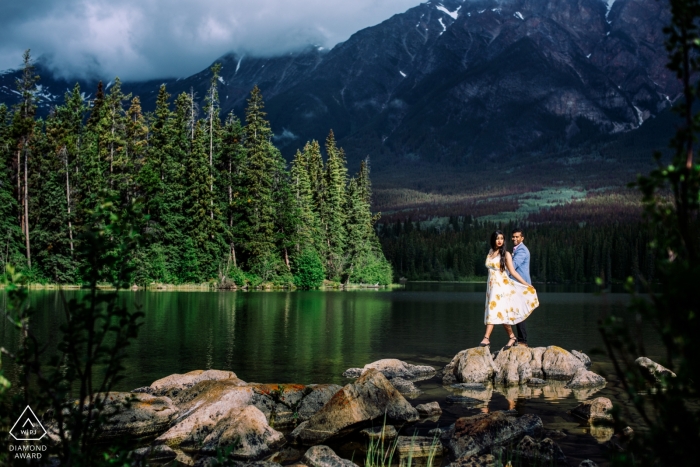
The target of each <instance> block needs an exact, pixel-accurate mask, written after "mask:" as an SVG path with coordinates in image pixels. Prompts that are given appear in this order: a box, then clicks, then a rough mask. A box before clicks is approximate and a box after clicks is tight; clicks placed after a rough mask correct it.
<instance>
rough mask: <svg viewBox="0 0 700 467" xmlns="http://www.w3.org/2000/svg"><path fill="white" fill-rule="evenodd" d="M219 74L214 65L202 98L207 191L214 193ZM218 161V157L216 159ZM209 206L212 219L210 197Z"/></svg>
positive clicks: (218, 140) (217, 137) (217, 65)
mask: <svg viewBox="0 0 700 467" xmlns="http://www.w3.org/2000/svg"><path fill="white" fill-rule="evenodd" d="M220 72H221V63H215V64H214V65H213V66H212V67H211V80H210V81H209V90H208V91H207V96H206V97H205V98H204V105H205V113H206V115H207V133H208V136H209V173H210V174H211V181H212V182H211V185H210V186H209V191H211V192H212V194H213V192H214V180H215V178H216V176H215V174H214V159H215V155H214V153H215V152H216V153H217V155H218V151H219V149H220V147H221V120H220V119H219V91H218V81H219V73H220ZM216 159H218V157H216ZM211 203H212V204H211V206H210V209H209V216H210V217H211V218H212V219H213V218H214V196H213V195H212V197H211Z"/></svg>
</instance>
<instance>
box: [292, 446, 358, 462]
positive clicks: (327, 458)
mask: <svg viewBox="0 0 700 467" xmlns="http://www.w3.org/2000/svg"><path fill="white" fill-rule="evenodd" d="M301 462H302V463H303V464H305V465H307V466H309V467H357V464H355V463H354V462H351V461H349V460H347V459H343V458H341V457H339V456H338V455H337V454H336V453H335V452H333V450H332V449H331V448H329V447H328V446H324V445H319V446H314V447H312V448H309V450H308V451H306V454H304V457H302V459H301Z"/></svg>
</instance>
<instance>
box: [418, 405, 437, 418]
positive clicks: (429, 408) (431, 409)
mask: <svg viewBox="0 0 700 467" xmlns="http://www.w3.org/2000/svg"><path fill="white" fill-rule="evenodd" d="M416 410H417V411H418V413H419V414H421V415H422V416H424V417H431V416H433V415H440V414H442V409H441V408H440V404H438V403H437V402H428V403H427V404H420V405H417V406H416Z"/></svg>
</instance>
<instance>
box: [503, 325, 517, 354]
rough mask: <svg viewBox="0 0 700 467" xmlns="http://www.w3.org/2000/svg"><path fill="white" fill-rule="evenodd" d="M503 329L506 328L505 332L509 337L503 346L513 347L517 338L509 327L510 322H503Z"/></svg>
mask: <svg viewBox="0 0 700 467" xmlns="http://www.w3.org/2000/svg"><path fill="white" fill-rule="evenodd" d="M503 329H505V330H506V332H507V333H508V337H509V338H510V339H509V340H508V343H507V344H506V347H505V348H506V349H510V348H511V347H513V345H515V344H516V343H517V342H518V339H517V338H516V337H515V334H513V328H512V327H510V324H504V325H503Z"/></svg>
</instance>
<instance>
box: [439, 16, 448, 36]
mask: <svg viewBox="0 0 700 467" xmlns="http://www.w3.org/2000/svg"><path fill="white" fill-rule="evenodd" d="M438 21H440V26H442V32H441V33H440V34H439V35H440V36H442V33H443V32H445V31H447V26H445V23H443V22H442V18H438Z"/></svg>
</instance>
